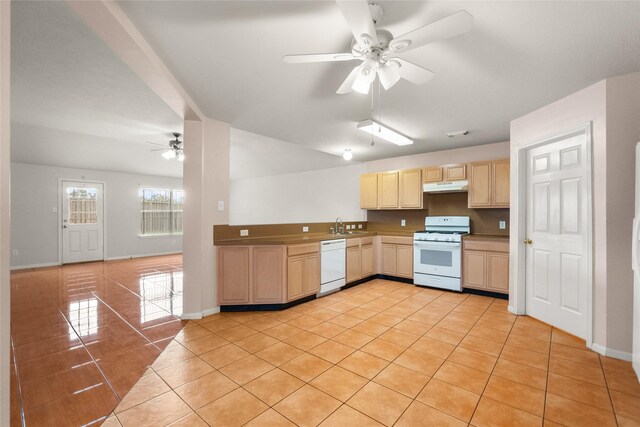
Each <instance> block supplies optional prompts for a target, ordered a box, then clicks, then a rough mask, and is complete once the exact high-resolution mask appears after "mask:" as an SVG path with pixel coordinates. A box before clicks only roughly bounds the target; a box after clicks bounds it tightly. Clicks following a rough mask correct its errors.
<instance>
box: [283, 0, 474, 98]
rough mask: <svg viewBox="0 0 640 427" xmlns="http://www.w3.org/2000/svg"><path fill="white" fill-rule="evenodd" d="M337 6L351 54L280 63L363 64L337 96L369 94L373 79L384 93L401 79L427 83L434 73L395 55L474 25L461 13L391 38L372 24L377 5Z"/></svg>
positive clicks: (346, 0) (360, 1)
mask: <svg viewBox="0 0 640 427" xmlns="http://www.w3.org/2000/svg"><path fill="white" fill-rule="evenodd" d="M336 3H337V4H338V7H339V8H340V11H341V12H342V15H344V18H345V19H346V21H347V24H348V25H349V28H350V29H351V32H352V33H353V36H354V40H353V43H352V45H351V52H350V53H348V52H347V53H326V54H322V53H321V54H310V55H286V56H284V57H283V58H282V59H283V61H284V62H286V63H289V64H299V63H307V62H337V61H353V60H360V61H362V64H360V65H358V66H356V67H355V68H354V69H353V70H352V71H351V73H349V75H348V76H347V78H346V79H345V81H344V82H343V83H342V85H340V87H339V88H338V90H337V92H336V93H338V94H345V93H349V92H351V91H352V90H355V91H357V92H360V93H369V87H370V86H371V83H373V81H374V80H375V78H376V75H377V76H378V78H379V79H380V83H381V84H382V86H383V87H384V89H385V90H388V89H389V88H391V87H392V86H393V85H394V84H396V83H397V82H398V80H400V79H401V78H403V79H405V80H408V81H410V82H411V83H414V84H418V85H419V84H424V83H426V82H428V81H429V80H431V79H432V78H433V76H434V75H435V73H433V72H432V71H429V70H427V69H426V68H422V67H420V66H418V65H416V64H413V63H411V62H409V61H407V60H405V59H402V58H400V57H398V55H402V54H403V53H405V52H409V51H410V50H412V49H415V48H417V47H421V46H424V45H426V44H428V43H433V42H436V41H439V40H443V39H447V38H450V37H454V36H457V35H459V34H463V33H466V32H467V31H469V30H471V26H472V25H473V16H471V15H470V14H469V12H467V11H466V10H461V11H459V12H456V13H454V14H452V15H449V16H447V17H445V18H442V19H440V20H438V21H435V22H432V23H430V24H427V25H425V26H423V27H420V28H417V29H415V30H413V31H409V32H408V33H406V34H404V35H401V36H399V37H395V38H394V37H393V35H392V34H391V33H390V32H389V31H387V30H384V29H376V28H375V25H374V24H376V23H377V22H378V21H379V20H380V18H381V17H382V13H383V10H382V7H381V6H380V5H377V4H375V3H368V2H367V1H366V0H357V1H350V0H336Z"/></svg>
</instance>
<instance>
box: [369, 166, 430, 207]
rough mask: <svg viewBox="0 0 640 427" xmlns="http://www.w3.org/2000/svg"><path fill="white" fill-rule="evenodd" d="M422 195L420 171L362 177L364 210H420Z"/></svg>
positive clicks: (410, 170)
mask: <svg viewBox="0 0 640 427" xmlns="http://www.w3.org/2000/svg"><path fill="white" fill-rule="evenodd" d="M422 194H423V193H422V171H421V170H420V169H407V170H402V171H393V172H381V173H367V174H364V175H360V207H361V208H362V209H420V208H422Z"/></svg>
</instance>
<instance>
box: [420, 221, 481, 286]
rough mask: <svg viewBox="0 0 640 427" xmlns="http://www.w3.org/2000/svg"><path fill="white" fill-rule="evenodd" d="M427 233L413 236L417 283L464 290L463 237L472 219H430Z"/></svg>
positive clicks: (426, 226) (426, 224) (427, 223)
mask: <svg viewBox="0 0 640 427" xmlns="http://www.w3.org/2000/svg"><path fill="white" fill-rule="evenodd" d="M424 225H425V230H424V231H416V232H415V233H414V235H413V269H414V272H413V283H414V284H416V285H422V286H429V287H433V288H442V289H449V290H452V291H458V292H460V291H462V280H461V276H462V274H461V271H462V236H464V235H466V234H469V232H470V231H471V227H470V221H469V217H468V216H428V217H426V218H425V221H424Z"/></svg>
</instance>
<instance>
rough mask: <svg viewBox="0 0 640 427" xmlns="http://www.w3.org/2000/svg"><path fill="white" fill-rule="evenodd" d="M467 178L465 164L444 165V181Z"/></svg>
mask: <svg viewBox="0 0 640 427" xmlns="http://www.w3.org/2000/svg"><path fill="white" fill-rule="evenodd" d="M463 179H467V165H446V166H445V167H444V181H461V180H463Z"/></svg>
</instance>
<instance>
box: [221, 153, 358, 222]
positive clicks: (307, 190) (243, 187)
mask: <svg viewBox="0 0 640 427" xmlns="http://www.w3.org/2000/svg"><path fill="white" fill-rule="evenodd" d="M366 171H367V170H366V165H365V164H352V165H349V166H343V167H338V168H330V169H319V170H313V171H307V172H300V173H291V174H285V175H276V176H268V177H260V178H251V179H244V180H237V181H231V184H230V191H229V224H231V225H242V224H284V223H300V222H331V221H334V220H335V219H336V217H342V219H343V221H363V220H366V211H364V210H362V209H360V178H359V177H360V174H362V173H366Z"/></svg>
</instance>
